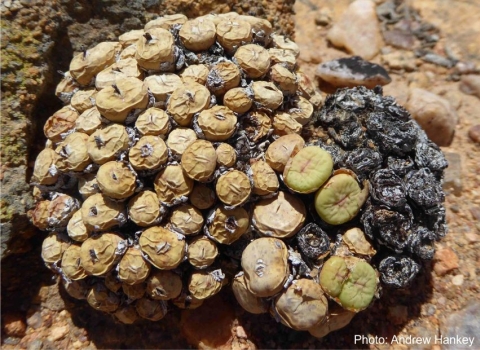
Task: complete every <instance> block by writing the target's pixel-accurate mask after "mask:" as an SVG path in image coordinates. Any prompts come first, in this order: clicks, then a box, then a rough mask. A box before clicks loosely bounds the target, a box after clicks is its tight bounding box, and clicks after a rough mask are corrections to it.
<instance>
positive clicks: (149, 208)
mask: <svg viewBox="0 0 480 350" xmlns="http://www.w3.org/2000/svg"><path fill="white" fill-rule="evenodd" d="M128 217H129V219H130V220H132V221H133V222H134V223H135V224H137V225H138V226H141V227H148V226H151V225H153V224H155V223H157V222H158V221H159V219H161V210H160V203H159V201H158V197H157V194H156V193H155V192H153V191H141V192H140V193H138V194H137V195H135V196H134V197H132V198H131V199H130V201H129V202H128Z"/></svg>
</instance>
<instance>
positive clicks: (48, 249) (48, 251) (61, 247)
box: [42, 232, 68, 264]
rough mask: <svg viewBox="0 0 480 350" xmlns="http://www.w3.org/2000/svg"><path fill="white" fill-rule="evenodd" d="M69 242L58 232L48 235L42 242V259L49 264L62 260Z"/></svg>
mask: <svg viewBox="0 0 480 350" xmlns="http://www.w3.org/2000/svg"><path fill="white" fill-rule="evenodd" d="M67 247H68V243H67V242H65V241H63V240H62V239H61V238H60V237H59V235H58V234H57V233H56V232H53V233H52V234H51V235H50V236H47V237H46V238H45V239H44V240H43V243H42V259H43V261H45V263H47V264H53V263H56V262H57V261H60V259H61V258H62V255H63V252H64V251H65V250H66V249H67Z"/></svg>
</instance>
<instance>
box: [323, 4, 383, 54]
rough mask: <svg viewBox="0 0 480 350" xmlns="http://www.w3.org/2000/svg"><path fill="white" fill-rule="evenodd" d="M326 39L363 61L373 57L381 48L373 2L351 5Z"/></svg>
mask: <svg viewBox="0 0 480 350" xmlns="http://www.w3.org/2000/svg"><path fill="white" fill-rule="evenodd" d="M327 39H328V40H330V42H331V43H332V44H333V45H335V46H337V47H340V48H345V49H347V51H348V52H350V53H352V54H354V55H359V56H362V57H363V58H364V59H367V60H368V59H371V58H373V57H375V55H376V54H377V53H378V52H379V51H380V49H381V48H382V46H383V39H382V34H381V32H380V24H379V22H378V19H377V14H376V13H375V2H374V1H371V0H357V1H354V2H353V3H351V4H350V6H349V7H348V8H347V10H346V11H345V12H344V13H343V14H342V16H341V18H340V20H338V21H337V22H336V23H335V24H334V25H333V27H332V29H330V31H329V32H328V35H327Z"/></svg>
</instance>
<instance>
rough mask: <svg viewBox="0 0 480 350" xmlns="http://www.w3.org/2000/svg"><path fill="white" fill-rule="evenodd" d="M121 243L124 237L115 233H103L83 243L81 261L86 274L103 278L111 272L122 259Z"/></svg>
mask: <svg viewBox="0 0 480 350" xmlns="http://www.w3.org/2000/svg"><path fill="white" fill-rule="evenodd" d="M121 241H122V237H120V236H119V235H117V234H115V233H102V234H101V235H100V236H95V237H90V238H89V239H87V240H86V241H85V242H83V243H82V246H81V248H80V259H81V262H82V266H83V268H84V270H85V272H86V273H87V274H89V275H94V276H102V275H104V274H106V273H107V272H108V271H110V270H111V269H112V268H113V266H114V265H115V264H116V263H117V261H118V260H119V259H120V254H119V252H120V250H119V249H118V248H119V244H120V242H121Z"/></svg>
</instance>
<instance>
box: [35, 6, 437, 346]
mask: <svg viewBox="0 0 480 350" xmlns="http://www.w3.org/2000/svg"><path fill="white" fill-rule="evenodd" d="M298 54H299V50H298V46H297V45H296V44H295V43H293V42H292V41H290V40H288V39H286V38H284V37H282V36H278V35H276V34H274V33H272V26H271V24H270V23H269V22H268V21H265V20H263V19H258V18H254V17H250V16H241V15H238V14H235V13H228V14H223V15H207V16H203V17H199V18H196V19H190V20H189V19H187V18H186V17H185V16H183V15H172V16H164V17H160V18H158V19H156V20H154V21H151V22H149V23H147V24H146V26H145V28H144V29H142V30H133V31H130V32H128V33H125V34H123V35H121V36H120V37H119V41H118V42H105V43H100V44H98V45H97V46H95V47H93V48H90V49H88V50H86V51H85V52H83V53H80V54H78V55H77V56H75V57H74V58H73V60H72V62H71V64H70V70H69V72H67V73H65V78H64V79H63V80H62V82H61V83H60V84H59V85H58V87H57V91H56V92H57V96H58V97H59V98H60V99H62V101H63V102H64V103H65V106H64V107H63V108H62V109H61V110H59V111H57V112H56V113H54V114H53V115H52V116H51V117H50V118H49V119H48V120H47V122H46V124H45V127H44V131H45V135H46V137H47V139H48V140H47V143H46V146H45V149H44V150H43V151H42V152H41V153H40V154H39V155H38V157H37V160H36V162H35V167H34V172H33V177H32V184H33V185H34V186H35V187H34V194H35V196H36V199H37V204H36V207H35V208H34V209H33V210H32V211H31V218H32V221H33V223H34V224H35V225H36V226H37V227H39V228H40V229H42V230H45V231H48V232H49V235H48V236H47V237H46V238H45V240H44V243H43V246H42V257H43V259H44V261H45V263H46V264H47V266H48V267H49V268H51V269H52V270H53V271H55V272H57V273H58V274H60V275H61V276H62V281H63V282H64V285H65V288H66V290H67V292H68V293H69V294H70V295H71V296H73V297H75V298H78V299H86V300H87V302H88V303H89V304H90V305H91V306H92V307H93V308H95V309H97V310H100V311H103V312H107V313H110V314H112V315H114V316H115V317H116V319H118V320H119V321H120V322H123V323H127V324H130V323H133V322H136V321H137V320H138V319H140V318H143V319H147V320H151V321H158V320H160V319H162V318H163V317H164V316H165V314H166V312H167V311H168V309H169V308H170V307H172V305H175V306H177V307H180V308H191V309H194V308H196V307H199V306H200V305H201V304H202V303H203V300H205V299H206V298H209V297H211V296H213V295H215V294H216V293H218V292H219V291H220V290H221V289H222V287H224V286H225V285H229V287H231V288H232V290H233V293H234V294H235V297H236V299H237V301H238V303H239V304H240V305H241V306H242V307H243V308H244V309H245V310H247V311H249V312H252V313H265V312H270V313H271V314H272V315H273V316H274V317H275V318H276V319H277V320H278V321H279V322H282V323H283V324H285V325H287V326H288V327H291V328H293V329H296V330H308V331H309V332H310V333H311V334H312V335H314V336H316V337H322V336H324V335H326V334H328V333H329V332H331V331H334V330H336V329H339V328H341V327H344V326H345V325H347V324H348V323H349V322H350V320H351V319H352V317H353V316H354V315H355V314H356V313H358V312H360V311H361V310H364V309H365V308H367V307H368V306H369V305H370V304H371V303H372V301H373V300H374V299H376V298H378V297H379V290H380V278H379V276H381V279H382V281H383V283H384V284H385V285H391V286H394V287H405V286H406V285H407V284H408V283H409V282H410V281H411V280H412V279H413V278H414V277H415V275H416V274H417V273H418V270H419V267H420V265H419V261H420V260H421V259H430V258H431V256H432V253H433V248H432V242H433V241H434V240H436V239H439V238H440V237H441V236H443V235H444V234H445V224H444V209H443V207H442V205H441V202H442V200H443V194H442V191H441V187H440V182H441V176H442V170H443V168H444V167H445V166H446V163H445V160H444V159H443V156H442V155H441V152H440V151H439V150H438V148H436V147H435V146H434V145H433V144H432V143H431V142H430V141H428V139H427V138H426V136H425V134H424V133H423V132H422V131H421V130H420V129H419V128H418V126H417V124H415V123H414V122H413V121H412V120H411V119H410V117H409V115H408V113H407V112H406V111H405V110H404V109H403V108H401V107H399V106H397V105H396V104H395V103H394V101H393V100H392V99H390V98H384V97H382V96H381V94H379V93H376V92H374V91H370V90H367V89H346V90H340V91H339V92H338V93H337V94H335V95H332V96H330V97H329V98H328V99H327V101H326V103H325V105H324V106H323V107H322V108H321V109H320V110H319V107H320V106H321V104H322V97H321V95H320V94H319V92H318V91H317V90H316V89H315V87H314V86H313V84H312V83H311V82H310V81H309V80H308V78H307V77H306V76H305V75H304V74H303V73H301V72H300V71H299V70H298V67H297V65H296V58H297V56H298ZM302 135H303V137H302ZM305 135H320V138H319V139H317V138H315V137H314V136H311V137H309V139H308V140H307V141H308V143H307V144H306V142H305V139H304V137H305ZM379 256H380V257H381V259H380V260H381V261H380V260H378V259H377V258H378V257H379ZM377 260H378V261H379V262H378V261H377Z"/></svg>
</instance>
